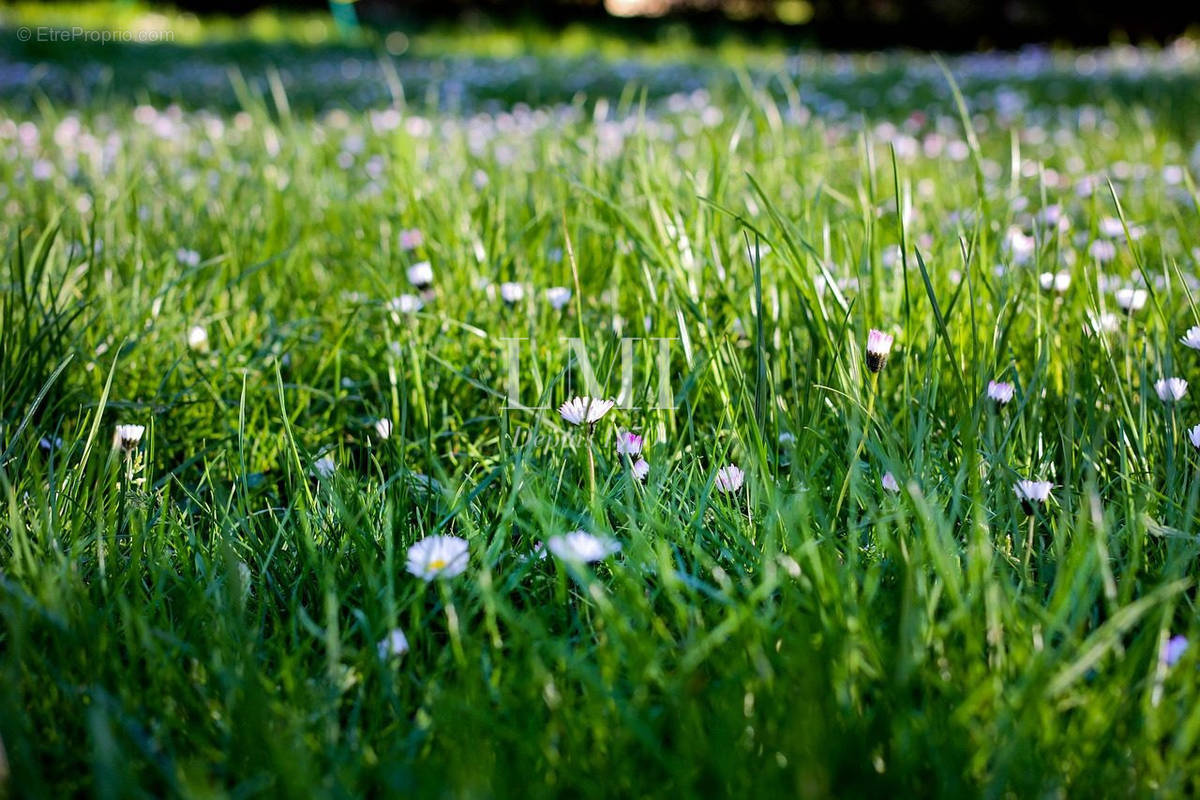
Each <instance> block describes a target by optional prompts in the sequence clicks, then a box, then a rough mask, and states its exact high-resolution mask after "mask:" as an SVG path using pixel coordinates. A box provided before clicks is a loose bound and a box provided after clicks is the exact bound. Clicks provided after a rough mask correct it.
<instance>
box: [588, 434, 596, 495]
mask: <svg viewBox="0 0 1200 800" xmlns="http://www.w3.org/2000/svg"><path fill="white" fill-rule="evenodd" d="M594 428H595V426H593V425H589V426H588V434H587V457H588V502H589V503H590V504H591V506H592V508H593V509H594V508H595V507H596V454H595V453H594V452H592V432H593V430H594Z"/></svg>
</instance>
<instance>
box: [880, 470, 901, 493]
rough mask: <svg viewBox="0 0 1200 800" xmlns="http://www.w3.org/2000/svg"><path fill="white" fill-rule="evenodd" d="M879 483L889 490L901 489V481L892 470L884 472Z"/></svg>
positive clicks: (896, 490)
mask: <svg viewBox="0 0 1200 800" xmlns="http://www.w3.org/2000/svg"><path fill="white" fill-rule="evenodd" d="M879 483H880V485H881V486H883V488H885V489H887V490H888V491H889V492H898V491H900V482H899V481H897V480H896V476H895V475H893V474H892V473H890V472H885V473H883V477H882V478H880V479H879Z"/></svg>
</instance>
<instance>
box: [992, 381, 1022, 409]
mask: <svg viewBox="0 0 1200 800" xmlns="http://www.w3.org/2000/svg"><path fill="white" fill-rule="evenodd" d="M1014 388H1015V387H1014V386H1013V385H1012V384H1011V383H1007V382H1005V381H988V386H987V396H988V399H989V400H992V401H994V402H995V403H996V405H1001V406H1003V405H1007V404H1008V403H1010V402H1012V399H1013V391H1014Z"/></svg>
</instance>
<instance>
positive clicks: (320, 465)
mask: <svg viewBox="0 0 1200 800" xmlns="http://www.w3.org/2000/svg"><path fill="white" fill-rule="evenodd" d="M336 471H337V464H336V463H335V462H334V460H333V458H332V457H330V456H321V457H320V458H318V459H317V460H316V461H314V462H313V465H312V474H313V476H314V477H317V478H328V477H330V476H331V475H333V473H334V472H336Z"/></svg>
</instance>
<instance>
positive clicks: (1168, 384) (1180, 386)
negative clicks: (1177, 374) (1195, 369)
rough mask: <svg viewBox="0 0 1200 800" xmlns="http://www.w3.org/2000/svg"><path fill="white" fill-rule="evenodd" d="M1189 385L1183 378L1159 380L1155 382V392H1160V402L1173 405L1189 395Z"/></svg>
mask: <svg viewBox="0 0 1200 800" xmlns="http://www.w3.org/2000/svg"><path fill="white" fill-rule="evenodd" d="M1187 385H1188V384H1187V381H1185V380H1184V379H1183V378H1159V379H1158V380H1157V381H1155V382H1154V391H1156V392H1158V399H1159V400H1162V401H1163V402H1164V403H1173V402H1175V401H1177V400H1182V399H1183V396H1184V395H1185V394H1187Z"/></svg>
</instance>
